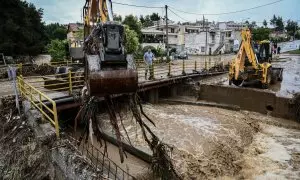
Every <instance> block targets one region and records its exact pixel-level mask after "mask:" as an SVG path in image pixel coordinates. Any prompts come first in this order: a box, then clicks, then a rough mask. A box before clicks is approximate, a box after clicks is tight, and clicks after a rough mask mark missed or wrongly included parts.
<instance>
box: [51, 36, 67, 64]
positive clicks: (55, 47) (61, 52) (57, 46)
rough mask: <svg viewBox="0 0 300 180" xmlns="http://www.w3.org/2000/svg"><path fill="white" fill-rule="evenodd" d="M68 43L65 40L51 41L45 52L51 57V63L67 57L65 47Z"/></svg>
mask: <svg viewBox="0 0 300 180" xmlns="http://www.w3.org/2000/svg"><path fill="white" fill-rule="evenodd" d="M67 45H68V42H67V41H66V40H58V39H54V40H51V43H50V44H48V45H47V51H48V53H49V54H50V55H51V57H52V61H62V60H64V58H65V57H66V55H67V49H66V46H67Z"/></svg>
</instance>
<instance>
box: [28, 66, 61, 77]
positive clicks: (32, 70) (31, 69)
mask: <svg viewBox="0 0 300 180" xmlns="http://www.w3.org/2000/svg"><path fill="white" fill-rule="evenodd" d="M55 70H56V68H55V67H53V66H50V65H49V64H41V65H39V66H37V65H34V66H23V68H22V75H23V76H34V75H42V76H44V75H51V74H54V73H55Z"/></svg>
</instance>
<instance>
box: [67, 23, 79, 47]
mask: <svg viewBox="0 0 300 180" xmlns="http://www.w3.org/2000/svg"><path fill="white" fill-rule="evenodd" d="M67 40H68V42H69V44H70V47H82V44H83V24H80V23H70V24H69V25H68V33H67Z"/></svg>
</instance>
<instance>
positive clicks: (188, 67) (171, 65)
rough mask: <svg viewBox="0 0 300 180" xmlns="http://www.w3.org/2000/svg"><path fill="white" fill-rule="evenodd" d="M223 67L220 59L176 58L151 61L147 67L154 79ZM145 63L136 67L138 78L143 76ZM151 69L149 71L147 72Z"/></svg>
mask: <svg viewBox="0 0 300 180" xmlns="http://www.w3.org/2000/svg"><path fill="white" fill-rule="evenodd" d="M217 66H218V67H223V69H224V63H223V61H221V60H204V61H199V60H176V61H170V62H168V63H166V62H163V63H153V65H152V66H151V67H150V68H149V67H148V68H149V69H148V74H147V75H149V74H150V73H151V74H152V75H153V78H154V79H159V78H168V77H171V76H179V75H186V74H193V73H195V72H202V71H209V70H210V69H211V68H214V67H217ZM146 68H147V66H146V64H145V63H143V64H140V65H139V66H138V67H137V70H138V74H139V78H142V77H144V75H145V74H144V73H145V69H146ZM150 70H151V72H149V71H150Z"/></svg>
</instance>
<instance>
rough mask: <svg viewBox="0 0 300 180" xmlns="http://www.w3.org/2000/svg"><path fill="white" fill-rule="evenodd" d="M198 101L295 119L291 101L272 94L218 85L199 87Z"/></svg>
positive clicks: (258, 90) (264, 91)
mask: <svg viewBox="0 0 300 180" xmlns="http://www.w3.org/2000/svg"><path fill="white" fill-rule="evenodd" d="M198 100H205V101H212V102H216V103H221V104H230V105H236V106H239V107H240V108H241V109H244V110H249V111H255V112H259V113H263V114H267V113H269V114H270V115H272V116H274V117H280V118H286V119H293V120H294V119H296V117H295V115H296V113H295V108H294V105H293V103H292V99H290V98H285V97H277V96H276V94H275V93H274V92H270V91H266V90H260V89H253V88H236V87H228V86H218V85H201V86H200V90H198Z"/></svg>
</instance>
